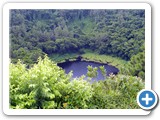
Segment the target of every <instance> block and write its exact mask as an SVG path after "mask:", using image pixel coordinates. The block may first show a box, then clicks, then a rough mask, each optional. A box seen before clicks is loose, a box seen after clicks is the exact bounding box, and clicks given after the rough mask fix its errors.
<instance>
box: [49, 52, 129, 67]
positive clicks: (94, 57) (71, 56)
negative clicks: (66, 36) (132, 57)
mask: <svg viewBox="0 0 160 120" xmlns="http://www.w3.org/2000/svg"><path fill="white" fill-rule="evenodd" d="M78 56H81V57H82V60H85V61H93V62H98V63H103V64H109V65H112V66H115V67H117V68H118V69H119V70H120V69H121V68H122V67H123V66H124V65H125V64H126V63H127V61H125V60H123V59H121V58H119V57H113V56H110V55H100V54H98V53H93V52H92V53H91V52H85V53H84V54H81V55H80V54H78V53H68V54H53V55H51V56H50V58H51V60H54V61H55V62H57V63H63V62H65V61H66V60H68V61H74V60H76V58H77V57H78Z"/></svg>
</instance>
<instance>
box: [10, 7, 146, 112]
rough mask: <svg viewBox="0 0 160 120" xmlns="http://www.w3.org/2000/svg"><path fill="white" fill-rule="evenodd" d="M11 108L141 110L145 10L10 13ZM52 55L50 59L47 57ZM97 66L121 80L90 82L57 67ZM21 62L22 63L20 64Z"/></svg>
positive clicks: (93, 73) (109, 78) (91, 71)
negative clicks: (115, 71)
mask: <svg viewBox="0 0 160 120" xmlns="http://www.w3.org/2000/svg"><path fill="white" fill-rule="evenodd" d="M9 29H10V59H11V63H10V107H11V108H27V109H28V108H29V109H33V108H35V109H53V108H58V109H59V108H65V109H66V108H74V109H75V108H99V109H103V108H104V109H115V108H124V109H132V108H138V105H137V103H136V95H137V92H139V91H140V90H141V89H143V87H144V80H145V44H144V43H145V11H144V10H127V9H124V10H122V9H121V10H118V9H117V10H89V9H88V10H54V9H52V10H51V9H50V10H43V9H41V10H18V9H15V10H10V28H9ZM47 56H48V57H47ZM77 58H81V59H82V60H84V61H94V62H99V63H104V64H110V65H112V66H115V67H117V68H118V69H119V73H118V75H110V76H106V72H107V71H106V70H105V69H104V66H101V67H100V70H101V72H102V74H103V75H104V78H105V80H102V81H99V82H93V83H92V84H91V83H90V81H89V80H91V78H92V77H93V76H96V75H97V69H98V68H92V66H89V67H88V68H89V69H88V73H87V74H89V75H88V76H87V80H84V77H86V76H82V77H80V78H72V72H70V73H69V74H66V73H65V72H64V70H63V69H62V68H60V67H58V66H57V64H58V63H62V62H64V61H72V60H73V61H74V60H75V59H77ZM19 59H20V60H19Z"/></svg>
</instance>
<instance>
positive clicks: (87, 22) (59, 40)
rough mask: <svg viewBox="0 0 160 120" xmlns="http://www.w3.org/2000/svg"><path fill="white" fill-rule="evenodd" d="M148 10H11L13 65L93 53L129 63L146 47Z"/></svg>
mask: <svg viewBox="0 0 160 120" xmlns="http://www.w3.org/2000/svg"><path fill="white" fill-rule="evenodd" d="M144 17H145V16H144V10H11V16H10V40H11V46H10V47H11V58H12V60H13V62H15V60H17V59H23V61H24V62H25V63H34V62H35V61H36V60H37V58H38V57H39V56H42V55H43V54H44V53H46V54H48V55H51V54H54V53H61V54H64V53H68V52H71V53H74V52H76V53H77V52H80V53H81V52H82V53H83V50H84V49H90V50H92V51H95V52H97V53H99V54H107V55H114V56H117V57H121V58H123V59H125V60H129V59H130V58H131V57H132V56H133V55H136V54H137V53H138V52H141V51H142V50H141V49H140V47H141V46H142V45H143V44H144V39H145V38H144V32H145V31H144Z"/></svg>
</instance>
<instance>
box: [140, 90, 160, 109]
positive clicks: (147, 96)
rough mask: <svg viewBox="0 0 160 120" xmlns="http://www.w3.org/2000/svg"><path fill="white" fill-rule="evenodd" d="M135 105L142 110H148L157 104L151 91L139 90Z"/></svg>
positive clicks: (154, 94)
mask: <svg viewBox="0 0 160 120" xmlns="http://www.w3.org/2000/svg"><path fill="white" fill-rule="evenodd" d="M137 103H138V105H139V106H140V107H141V108H142V109H144V110H150V109H152V108H153V107H155V105H156V104H157V94H156V93H155V92H154V91H153V90H141V91H140V92H139V93H138V95H137Z"/></svg>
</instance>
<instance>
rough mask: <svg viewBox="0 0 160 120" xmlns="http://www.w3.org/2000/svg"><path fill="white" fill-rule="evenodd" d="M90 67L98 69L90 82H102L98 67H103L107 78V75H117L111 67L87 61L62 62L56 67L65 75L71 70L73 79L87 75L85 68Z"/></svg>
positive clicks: (116, 71) (115, 69)
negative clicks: (60, 68)
mask: <svg viewBox="0 0 160 120" xmlns="http://www.w3.org/2000/svg"><path fill="white" fill-rule="evenodd" d="M88 65H91V66H92V67H98V75H97V77H96V78H93V79H92V80H96V81H99V80H104V76H103V75H102V73H101V71H100V69H99V67H100V66H104V67H105V69H106V71H107V73H106V74H107V76H109V74H111V73H113V74H117V73H118V72H119V70H118V69H117V68H116V67H114V66H111V65H107V64H101V63H95V62H88V61H73V62H64V63H59V64H58V66H60V67H62V68H63V69H64V70H65V72H66V73H69V72H70V71H71V70H72V71H73V78H75V77H80V76H82V75H86V74H87V66H88Z"/></svg>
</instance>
